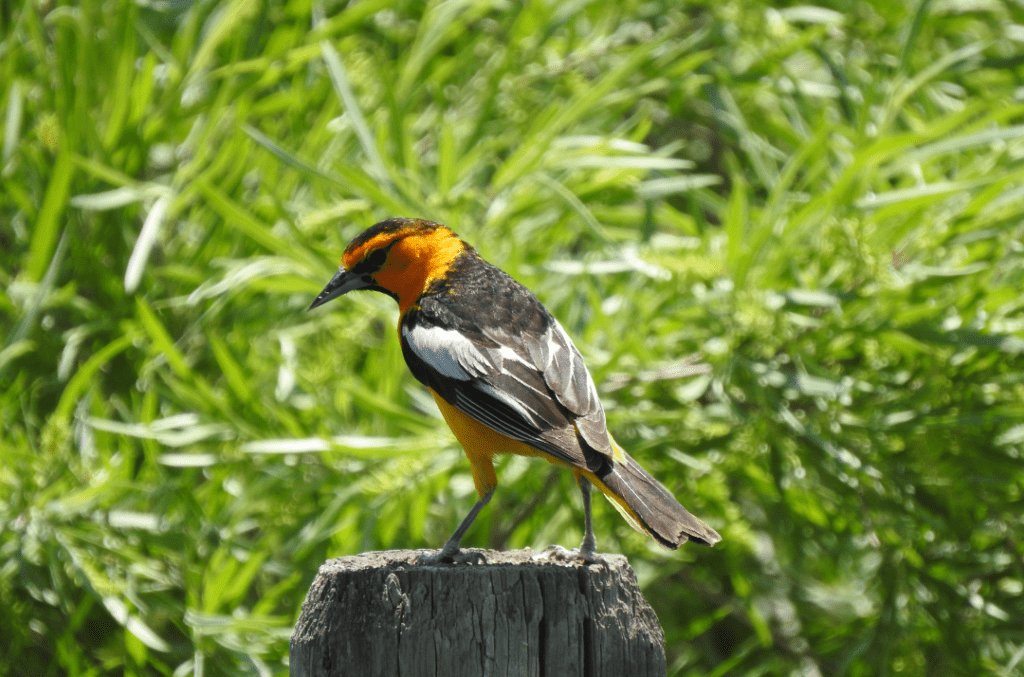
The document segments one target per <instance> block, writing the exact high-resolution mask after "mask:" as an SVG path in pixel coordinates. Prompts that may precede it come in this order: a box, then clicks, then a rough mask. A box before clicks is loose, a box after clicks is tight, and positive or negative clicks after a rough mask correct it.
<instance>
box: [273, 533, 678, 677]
mask: <svg viewBox="0 0 1024 677" xmlns="http://www.w3.org/2000/svg"><path fill="white" fill-rule="evenodd" d="M470 552H479V553H480V554H482V555H483V556H484V557H485V558H486V563H482V564H452V565H437V566H433V565H420V564H417V563H416V558H417V557H418V556H420V555H423V554H433V553H431V552H430V551H424V550H393V551H388V552H367V553H363V554H361V555H355V556H353V557H342V558H339V559H334V560H330V561H328V562H326V563H325V564H324V565H323V566H321V567H320V572H319V574H318V575H317V577H316V580H315V581H314V582H313V586H312V587H311V588H310V590H309V594H308V595H307V596H306V601H305V603H304V604H303V605H302V614H301V615H300V616H299V621H298V623H297V624H296V626H295V631H294V633H293V634H292V641H291V652H290V657H291V668H290V674H291V677H327V676H331V677H342V676H344V675H359V676H360V677H364V676H365V677H371V676H377V675H380V676H381V677H384V676H386V677H421V676H424V677H425V676H427V675H430V676H437V677H458V676H461V675H466V676H471V675H472V676H476V675H488V676H491V677H503V676H505V675H508V676H509V677H523V676H525V675H537V676H539V675H549V676H550V675H557V676H558V677H574V676H580V677H598V676H602V675H608V676H609V677H612V676H614V677H622V676H624V675H629V676H630V677H646V676H648V675H657V676H658V677H664V675H665V652H664V644H665V637H664V634H663V633H662V630H661V626H660V625H658V618H657V616H655V614H654V610H653V609H651V607H650V605H648V604H647V602H646V601H645V600H644V598H643V597H642V596H641V595H640V589H639V588H638V587H637V585H636V574H634V573H633V569H632V568H631V567H630V566H629V563H628V562H627V561H626V558H625V557H622V556H616V555H604V556H603V557H604V559H605V562H606V563H607V566H604V565H600V564H597V565H590V566H583V565H581V564H578V563H564V562H559V561H549V560H540V561H535V560H533V559H532V558H533V556H534V555H535V554H536V553H534V552H533V551H530V550H516V551H511V552H497V551H494V550H471V551H470Z"/></svg>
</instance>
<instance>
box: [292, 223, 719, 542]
mask: <svg viewBox="0 0 1024 677" xmlns="http://www.w3.org/2000/svg"><path fill="white" fill-rule="evenodd" d="M356 289H372V290H375V291H379V292H384V293H385V294H387V295H388V296H391V297H392V298H393V299H395V300H396V301H397V302H398V308H399V311H400V315H399V320H398V333H399V336H400V339H401V344H402V354H403V355H404V356H405V361H406V363H407V364H408V365H409V369H410V370H411V371H412V373H413V376H415V377H416V379H417V380H418V381H419V382H420V383H422V384H423V385H425V386H426V387H427V388H428V389H429V390H430V393H431V394H432V395H433V396H434V400H435V401H436V402H437V406H438V407H439V408H440V410H441V414H442V415H443V416H444V419H445V421H446V422H447V423H448V425H449V427H451V429H452V432H453V433H454V434H455V437H456V439H458V441H459V443H460V444H461V445H462V448H463V450H464V451H465V452H466V456H467V457H468V458H469V463H470V466H471V467H472V470H473V481H474V483H475V484H476V490H477V492H478V493H479V496H480V499H479V500H478V501H477V503H476V505H474V506H473V509H472V510H470V512H469V514H468V515H467V516H466V518H465V519H464V520H463V521H462V523H461V524H460V525H459V528H458V529H456V530H455V533H454V534H452V537H451V538H449V539H448V541H447V542H446V543H445V544H444V547H443V548H442V549H441V551H440V552H439V553H438V555H437V556H436V557H434V558H432V560H433V561H453V560H455V559H459V553H460V551H459V543H460V541H461V540H462V536H463V534H464V533H465V532H466V530H467V529H468V528H469V526H470V524H472V522H473V520H474V519H475V518H476V516H477V514H478V513H479V512H480V510H481V509H482V508H483V507H484V506H485V505H487V503H488V501H490V500H491V496H492V495H493V494H494V489H495V487H496V486H497V484H498V480H497V476H496V475H495V473H494V463H493V457H494V455H495V454H519V455H521V456H540V457H542V458H545V459H547V460H548V461H549V462H550V463H554V464H555V465H558V466H562V467H565V468H568V469H570V470H572V473H573V475H575V477H576V482H577V484H578V485H579V487H580V490H581V491H582V493H583V510H584V516H585V520H586V535H585V536H584V538H583V543H582V545H581V546H580V549H579V556H580V557H581V558H582V559H583V560H584V561H586V562H592V561H595V560H596V559H597V555H596V542H595V539H594V529H593V526H592V522H591V514H590V486H591V485H594V486H596V487H597V488H598V489H600V490H601V493H603V494H604V495H605V496H607V497H608V498H609V499H610V500H611V502H612V504H613V505H614V506H615V507H616V508H617V509H618V510H619V512H621V513H622V515H623V516H624V517H625V518H626V519H627V520H628V521H629V523H630V524H631V525H632V526H633V527H634V528H635V529H636V530H638V531H640V532H642V533H645V534H647V535H649V536H650V537H651V538H653V539H654V540H656V541H657V542H658V543H660V544H662V545H663V546H666V547H668V548H677V547H679V546H680V545H682V544H683V543H685V542H686V541H687V540H694V541H697V542H698V543H703V544H705V545H714V544H715V543H717V542H718V541H720V540H721V536H719V535H718V532H716V531H715V530H714V529H712V528H711V527H709V526H708V525H707V524H705V523H704V522H702V521H701V520H699V519H697V518H696V517H694V516H693V515H691V514H690V513H689V512H688V511H687V510H686V508H684V507H683V506H682V505H680V504H679V501H677V500H676V499H675V498H674V497H673V496H672V494H670V493H669V492H668V490H667V489H665V487H663V486H662V485H661V484H660V483H659V482H658V481H657V480H656V479H654V478H653V477H651V475H650V474H649V473H648V472H647V471H646V470H644V469H643V468H641V467H640V464H638V463H637V462H636V461H634V460H633V458H632V457H631V456H630V455H629V454H627V453H626V452H625V451H624V450H623V449H622V447H620V446H619V445H618V444H617V443H616V442H615V440H614V439H612V436H611V435H610V434H609V432H608V428H607V426H606V425H605V416H604V408H603V407H602V406H601V402H600V400H599V399H598V395H597V388H595V387H594V381H593V379H592V378H591V376H590V372H588V371H587V368H586V366H585V365H584V364H583V358H582V357H581V356H580V353H579V351H578V350H577V349H576V346H574V345H573V343H572V341H571V340H570V339H569V336H568V335H567V334H566V333H565V330H564V329H562V326H561V325H560V324H559V323H558V320H556V319H555V318H554V317H552V316H551V313H549V312H548V311H547V309H546V308H544V306H543V305H541V303H540V301H538V300H537V297H536V296H534V295H533V294H532V293H530V291H529V290H527V289H526V287H524V286H523V285H521V284H519V283H518V282H516V281H515V280H513V279H512V277H511V276H509V275H508V274H507V273H505V272H504V271H502V270H500V269H498V268H496V267H495V266H492V265H491V264H489V263H487V262H486V261H484V260H483V258H481V256H480V255H479V254H478V253H477V252H476V250H475V249H473V248H472V247H470V246H469V245H468V244H466V243H465V242H463V241H462V240H461V239H459V237H458V235H456V234H455V233H454V232H452V231H451V230H450V229H448V228H447V227H446V226H443V225H441V224H439V223H433V222H430V221H424V220H421V219H388V220H386V221H381V222H380V223H378V224H376V225H374V226H371V227H370V228H368V229H367V230H365V231H364V232H363V233H362V234H360V235H358V236H357V237H356V238H355V239H354V240H352V242H351V243H350V244H349V245H348V247H347V248H346V249H345V253H344V254H343V255H342V258H341V268H340V269H339V270H338V272H337V273H336V274H335V275H334V277H332V278H331V281H330V282H328V283H327V286H326V287H324V290H323V291H322V292H320V295H319V296H317V297H316V300H314V301H313V303H312V305H310V307H309V308H310V310H312V309H313V308H316V307H318V306H321V305H323V304H325V303H327V302H328V301H330V300H331V299H333V298H337V297H338V296H341V295H342V294H347V293H348V292H350V291H354V290H356Z"/></svg>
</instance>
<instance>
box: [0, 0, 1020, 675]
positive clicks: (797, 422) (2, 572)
mask: <svg viewBox="0 0 1024 677" xmlns="http://www.w3.org/2000/svg"><path fill="white" fill-rule="evenodd" d="M0 31H2V32H0V128H2V147H0V153H2V156H0V262H2V266H0V281H2V288H3V295H2V296H0V335H2V341H3V342H2V346H0V417H2V426H3V432H2V438H0V641H2V646H3V649H2V651H0V673H3V674H21V675H76V676H77V675H121V674H124V675H143V674H144V675H177V676H182V675H190V674H197V675H272V674H277V675H282V674H286V673H287V662H286V661H287V652H288V638H289V635H290V632H291V627H292V625H293V623H294V621H295V619H296V618H297V615H298V613H299V610H300V606H301V603H302V600H303V598H304V596H305V593H306V591H307V589H308V587H309V585H310V583H311V582H312V580H313V577H314V576H315V574H316V571H317V568H318V566H319V565H320V564H321V563H322V562H323V561H324V560H325V559H327V558H331V557H338V556H343V555H350V554H354V553H357V552H361V551H365V550H374V549H397V548H436V547H439V546H440V545H441V543H443V541H444V539H445V538H447V536H448V535H449V534H450V533H451V531H452V529H453V528H454V527H455V525H456V524H457V522H458V520H459V519H460V518H461V517H462V516H463V515H464V514H465V513H466V511H467V510H468V509H469V507H470V506H471V505H472V504H473V502H474V500H475V498H476V497H475V493H474V491H473V487H472V481H471V477H470V474H469V466H468V463H467V462H466V460H465V458H464V457H463V456H462V452H461V450H460V449H459V447H458V446H457V445H456V443H455V441H454V439H453V438H452V436H451V434H450V433H449V431H448V429H447V427H446V426H445V425H444V423H443V421H442V420H441V419H440V416H439V414H438V412H437V410H436V408H435V406H434V404H433V403H432V402H431V401H430V398H429V397H428V396H427V394H426V391H425V390H424V389H423V388H422V387H421V386H419V384H417V383H416V382H415V381H414V379H413V378H412V377H411V375H410V374H409V373H408V371H407V369H406V368H405V365H404V363H403V360H402V357H401V352H400V349H399V344H398V339H397V336H396V333H395V328H394V325H395V321H396V319H397V311H396V308H395V304H394V303H393V302H392V301H391V300H390V299H388V298H386V297H385V296H383V295H375V294H353V295H351V296H349V297H346V298H345V299H343V300H342V301H341V302H335V303H333V304H331V305H330V306H329V307H327V308H325V309H323V310H320V311H317V312H313V313H307V312H306V307H307V306H308V305H309V303H310V302H311V300H312V299H313V297H314V296H315V295H316V293H317V292H318V291H319V290H320V289H321V288H322V286H323V284H324V283H325V282H326V281H327V280H328V279H329V278H330V276H331V274H332V273H333V272H334V270H335V269H336V268H337V261H338V259H339V258H340V255H341V252H342V250H343V249H344V246H345V244H346V243H347V242H348V241H349V240H350V239H351V238H352V237H353V236H354V235H356V234H357V233H359V232H360V231H361V230H362V229H364V228H366V227H367V226H369V225H371V224H373V223H374V222H376V221H378V220H380V219H382V218H386V217H391V216H409V217H423V218H428V219H431V220H436V221H441V222H443V223H446V224H448V225H449V226H451V227H452V228H453V229H454V230H456V231H457V232H458V233H459V234H460V235H461V236H462V237H463V238H464V239H466V240H468V241H469V242H470V243H471V244H473V245H474V246H475V247H476V248H477V249H479V250H480V252H481V253H482V254H483V255H484V256H485V257H486V258H488V259H489V260H490V261H492V262H493V263H495V264H496V265H499V266H500V267H502V268H504V269H505V270H507V271H509V272H510V273H511V274H512V275H513V276H514V277H516V278H517V279H518V280H520V281H521V282H523V283H524V284H526V285H527V286H529V287H530V288H531V289H533V290H534V291H535V292H536V293H537V295H538V296H539V297H540V298H541V300H542V301H543V302H544V303H545V304H546V305H547V306H548V308H549V309H550V310H551V311H552V313H553V314H554V315H555V316H556V317H558V318H559V319H560V320H561V322H562V324H563V325H564V326H565V327H566V329H567V331H568V332H569V333H570V335H572V336H573V338H574V339H575V340H576V342H577V344H578V345H579V347H580V350H581V351H582V352H583V355H584V357H585V359H586V361H587V363H588V365H589V366H590V369H591V371H592V373H593V375H594V378H595V381H596V383H597V385H598V389H599V390H600V392H601V393H602V397H603V399H604V403H605V406H606V409H607V414H608V421H609V425H610V428H611V429H612V430H613V431H614V433H615V435H616V436H617V438H618V440H619V441H620V442H621V443H622V444H623V446H625V447H626V448H627V449H629V450H630V452H631V453H632V454H633V455H634V456H635V457H636V458H637V459H638V460H639V461H640V462H641V463H642V464H643V465H644V466H646V467H647V468H648V469H649V470H650V471H651V472H652V473H653V474H654V475H655V476H657V477H658V478H660V479H661V480H662V481H663V482H665V484H666V485H667V486H668V487H669V488H670V489H671V490H672V491H673V492H674V493H675V495H676V496H677V497H679V498H680V500H681V501H682V502H683V503H684V504H685V505H686V506H687V507H688V508H689V509H690V510H691V511H693V512H694V513H695V514H697V515H699V516H700V517H702V518H703V519H705V520H706V521H708V522H709V523H710V524H711V525H713V526H714V527H715V528H716V529H718V531H720V532H721V534H722V536H723V537H724V540H723V542H722V543H720V544H719V545H718V546H716V547H715V548H713V549H708V548H702V547H699V546H695V545H688V546H685V547H683V548H681V549H680V550H678V551H675V552H669V551H665V550H662V549H659V548H658V547H657V546H656V545H655V544H653V542H651V541H649V540H648V539H645V538H644V537H643V536H641V535H639V534H637V533H635V532H633V531H632V530H631V529H630V528H629V526H628V525H627V524H626V523H625V522H624V521H623V520H622V519H621V518H620V517H619V516H618V515H617V514H616V513H615V511H614V510H612V509H611V507H610V506H609V505H608V504H607V503H605V502H603V501H600V502H598V503H596V504H595V506H596V508H595V509H596V531H597V537H598V545H599V548H600V549H601V550H603V551H605V552H611V553H624V554H626V555H627V556H628V557H629V560H630V562H631V563H632V565H633V567H634V568H635V569H636V572H637V574H638V577H639V580H640V583H641V586H642V588H643V590H644V593H645V595H646V597H647V599H648V600H650V602H651V604H652V605H653V606H654V608H655V610H656V612H657V613H658V616H659V618H660V620H661V622H662V624H663V626H664V629H665V635H666V640H667V656H668V664H669V674H670V675H808V676H816V675H850V676H860V675H979V674H993V675H1022V674H1024V661H1022V659H1024V623H1022V619H1024V542H1022V540H1021V533H1022V528H1024V494H1022V492H1024V468H1022V464H1021V458H1020V456H1021V453H1022V452H1024V354H1022V353H1024V296H1022V293H1021V290H1022V288H1024V257H1022V251H1024V219H1022V214H1024V160H1022V158H1024V8H1022V6H1021V5H1020V4H1019V3H1014V2H1007V3H1001V2H995V1H992V0H934V1H932V2H930V1H928V0H923V1H911V0H905V1H901V0H863V1H859V2H853V1H849V0H828V1H825V2H823V3H821V4H819V5H817V6H812V5H800V4H793V5H789V4H785V3H782V4H772V3H765V2H761V1H759V0H734V1H728V0H727V1H724V2H700V1H695V2H689V1H686V2H679V1H677V0H644V1H640V0H624V1H622V2H588V1H586V0H580V1H576V2H557V1H555V0H526V1H524V2H505V1H501V0H491V1H485V0H461V1H458V0H451V1H447V2H429V3H421V2H413V1H403V0H362V1H352V2H335V1H331V0H292V1H290V2H252V1H251V0H200V1H197V2H183V1H174V0H168V1H162V0H138V1H136V2H126V1H121V0H110V1H108V2H95V1H93V2H82V3H64V2H54V1H50V0H30V1H29V2H24V3H19V2H0ZM499 482H500V487H499V491H498V492H497V493H496V495H495V498H494V500H493V501H492V502H491V504H490V507H489V508H488V509H487V510H485V511H484V512H483V513H482V515H481V517H480V519H478V520H477V521H476V524H475V525H474V527H473V529H472V530H471V531H470V532H469V533H468V535H467V537H466V539H465V541H464V544H465V545H467V546H476V547H493V548H522V547H526V546H529V547H533V548H535V549H536V548H542V547H544V546H546V545H548V544H550V543H561V544H563V545H566V546H570V547H571V546H575V545H577V544H578V542H579V540H580V538H581V536H582V510H581V505H580V500H579V497H578V492H577V491H576V490H575V487H574V485H573V483H572V479H571V476H570V475H569V474H568V473H564V472H558V471H555V470H554V469H553V468H552V467H551V466H549V465H547V464H545V463H543V462H540V461H529V460H526V459H519V458H515V459H510V460H506V461H503V462H502V463H501V465H500V467H499Z"/></svg>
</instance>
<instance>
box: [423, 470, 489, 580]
mask: <svg viewBox="0 0 1024 677" xmlns="http://www.w3.org/2000/svg"><path fill="white" fill-rule="evenodd" d="M493 495H494V488H491V490H490V491H488V492H487V493H486V494H484V495H483V496H481V497H480V500H479V501H477V502H476V505H474V506H473V508H472V510H470V511H469V514H468V515H466V518H465V519H463V520H462V524H460V525H459V528H458V529H456V530H455V533H454V534H452V535H451V538H449V539H448V540H447V541H445V544H444V545H443V546H442V547H441V550H440V551H439V552H438V553H437V554H436V555H431V556H424V557H420V558H419V563H420V564H438V563H440V562H455V561H468V560H474V561H476V560H481V559H483V556H482V555H480V554H479V553H472V554H463V553H462V550H460V549H459V543H461V542H462V537H463V536H464V535H465V534H466V531H467V530H468V529H469V526H470V525H471V524H473V520H475V519H476V516H477V515H478V514H480V511H481V510H483V508H484V506H485V505H487V504H488V503H490V501H491V496H493Z"/></svg>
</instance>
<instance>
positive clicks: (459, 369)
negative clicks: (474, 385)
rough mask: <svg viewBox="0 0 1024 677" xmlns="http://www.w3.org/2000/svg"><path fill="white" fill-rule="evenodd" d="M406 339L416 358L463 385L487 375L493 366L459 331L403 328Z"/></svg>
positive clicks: (421, 327) (419, 327)
mask: <svg viewBox="0 0 1024 677" xmlns="http://www.w3.org/2000/svg"><path fill="white" fill-rule="evenodd" d="M402 336H404V337H405V340H406V342H407V343H408V344H409V347H410V348H412V351H413V352H414V353H416V355H417V356H418V357H419V358H420V359H421V360H423V361H424V362H426V363H427V364H429V365H430V366H431V367H433V368H434V369H435V370H437V372H438V373H440V374H443V375H444V376H447V377H449V378H455V379H458V380H460V381H469V380H470V379H472V378H474V377H477V376H481V375H483V374H485V373H487V372H488V371H489V369H490V366H489V364H488V361H487V357H486V356H485V355H484V354H483V353H481V352H480V349H479V348H477V347H476V345H475V344H474V343H473V342H472V341H470V340H469V339H468V338H466V337H465V336H463V335H462V334H460V333H459V332H457V331H453V330H451V329H442V328H441V327H423V326H420V325H417V326H415V327H413V328H412V329H409V328H408V327H404V326H403V327H402Z"/></svg>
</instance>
